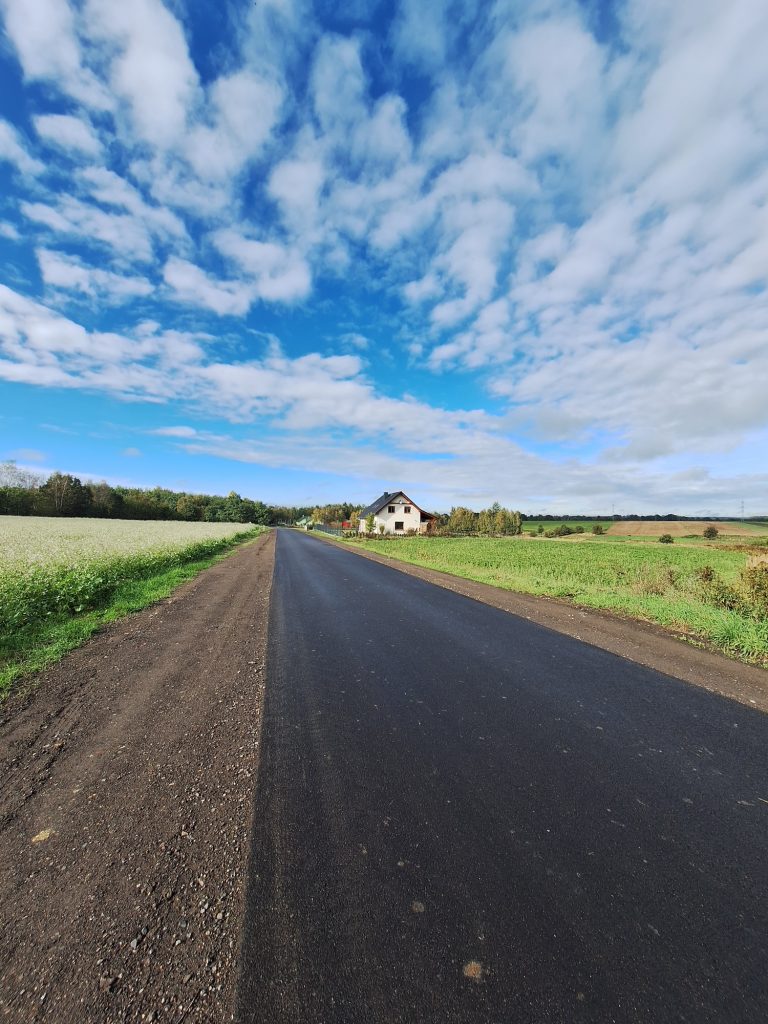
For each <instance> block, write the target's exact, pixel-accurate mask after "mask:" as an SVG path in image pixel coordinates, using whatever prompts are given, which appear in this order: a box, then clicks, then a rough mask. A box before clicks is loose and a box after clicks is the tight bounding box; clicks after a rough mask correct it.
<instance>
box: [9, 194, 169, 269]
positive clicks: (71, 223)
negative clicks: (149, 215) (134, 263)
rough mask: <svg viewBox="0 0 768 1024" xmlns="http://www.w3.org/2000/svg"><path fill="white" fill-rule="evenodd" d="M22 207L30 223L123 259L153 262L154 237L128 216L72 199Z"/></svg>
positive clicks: (66, 198) (28, 204)
mask: <svg viewBox="0 0 768 1024" xmlns="http://www.w3.org/2000/svg"><path fill="white" fill-rule="evenodd" d="M20 208H21V212H22V213H23V214H24V216H25V217H26V218H27V219H28V220H31V221H34V222H35V223H37V224H43V225H45V227H47V228H49V229H50V230H51V231H52V232H54V233H55V234H60V235H64V236H66V237H69V238H76V239H80V240H82V241H85V242H89V243H90V242H94V241H96V242H101V243H103V244H104V245H106V246H108V247H109V248H111V249H112V250H113V251H114V252H115V254H116V255H117V256H119V257H122V258H129V259H133V260H138V261H140V262H150V261H151V260H152V238H151V236H150V233H149V231H148V230H147V226H146V225H145V224H143V223H142V222H141V221H140V220H138V219H137V218H135V217H132V216H130V215H128V214H118V213H106V212H105V211H104V210H100V209H99V208H98V207H96V206H92V205H90V204H89V203H84V202H82V201H81V200H79V199H74V198H72V197H64V198H62V199H61V200H60V201H59V203H58V205H57V206H50V205H48V204H47V203H27V202H23V203H21V204H20Z"/></svg>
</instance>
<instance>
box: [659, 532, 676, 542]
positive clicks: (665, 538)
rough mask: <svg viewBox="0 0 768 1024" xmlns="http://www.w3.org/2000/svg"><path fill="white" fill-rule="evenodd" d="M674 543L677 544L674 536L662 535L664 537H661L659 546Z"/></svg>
mask: <svg viewBox="0 0 768 1024" xmlns="http://www.w3.org/2000/svg"><path fill="white" fill-rule="evenodd" d="M674 543H675V538H674V537H673V536H672V534H671V533H662V535H661V536H660V537H659V544H674Z"/></svg>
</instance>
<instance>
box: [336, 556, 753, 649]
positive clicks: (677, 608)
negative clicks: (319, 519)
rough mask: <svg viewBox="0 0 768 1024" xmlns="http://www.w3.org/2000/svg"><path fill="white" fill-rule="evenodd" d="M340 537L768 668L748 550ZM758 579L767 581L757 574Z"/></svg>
mask: <svg viewBox="0 0 768 1024" xmlns="http://www.w3.org/2000/svg"><path fill="white" fill-rule="evenodd" d="M341 543H344V544H349V545H351V546H353V547H361V548H363V549H365V550H368V551H375V552H377V553H379V554H383V555H385V556H388V557H390V558H394V559H396V560H398V561H403V562H409V563H411V564H413V565H420V566H424V567H425V568H428V569H436V570H438V571H440V572H445V573H448V574H450V575H453V576H460V577H463V578H464V579H469V580H474V581H476V582H478V583H487V584H490V585H491V586H494V587H500V588H503V589H506V590H515V591H518V592H520V593H526V594H536V595H542V596H547V597H556V598H561V599H565V600H568V601H570V602H572V603H573V604H575V605H579V606H582V607H586V608H600V609H604V610H607V611H611V612H615V613H616V614H619V615H622V616H627V617H629V618H634V619H639V620H641V621H646V622H653V623H656V624H658V625H661V626H666V627H667V628H669V629H672V630H674V631H675V632H676V633H682V634H684V635H685V636H686V637H687V638H688V639H689V640H691V641H693V642H698V643H703V644H705V645H707V646H709V647H711V648H714V649H715V650H718V651H720V652H721V653H724V654H727V655H729V656H731V657H736V658H739V659H741V660H743V661H745V662H748V663H751V664H758V665H762V666H766V667H768V615H766V614H765V610H764V602H765V596H764V595H763V594H762V592H759V593H751V592H750V591H749V580H748V579H746V578H745V565H746V556H745V553H744V551H743V550H741V551H735V550H723V549H718V548H717V547H716V546H714V545H713V546H710V547H708V548H704V547H686V548H683V547H682V546H680V547H678V548H674V547H672V548H669V547H665V546H664V545H661V546H659V545H658V544H657V543H645V544H639V543H638V544H636V545H634V544H633V545H631V546H630V545H628V544H626V543H621V542H619V543H615V544H614V543H611V542H610V541H607V540H603V539H602V538H601V539H600V542H599V543H582V544H572V543H568V542H567V541H566V542H563V541H558V540H536V541H532V540H527V539H517V538H515V539H512V538H510V539H482V538H466V539H465V538H433V539H429V540H427V539H423V538H417V537H414V538H402V539H398V540H394V541H376V540H369V541H356V540H344V541H342V542H341ZM753 583H754V586H757V587H761V586H763V583H762V581H761V580H754V581H753Z"/></svg>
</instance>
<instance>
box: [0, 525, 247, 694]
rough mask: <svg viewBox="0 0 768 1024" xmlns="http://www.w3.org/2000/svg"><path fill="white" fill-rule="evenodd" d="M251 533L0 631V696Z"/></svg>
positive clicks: (195, 572) (214, 560) (239, 544)
mask: <svg viewBox="0 0 768 1024" xmlns="http://www.w3.org/2000/svg"><path fill="white" fill-rule="evenodd" d="M256 539H257V538H256V537H253V536H252V535H251V536H250V538H249V539H246V540H245V541H244V540H243V534H240V535H239V539H238V540H236V541H234V542H230V543H227V545H226V547H225V549H224V550H223V551H222V550H220V551H218V552H217V553H215V554H212V555H209V556H208V557H206V558H197V559H194V560H193V561H189V562H185V563H183V564H181V565H174V566H171V567H170V568H167V569H165V570H164V571H162V572H159V573H157V574H156V575H154V576H147V577H145V578H144V579H128V580H124V581H123V582H121V583H120V584H118V586H117V587H116V588H115V589H114V590H113V591H112V593H111V594H110V595H109V597H108V598H106V599H105V601H104V602H103V603H102V604H101V606H100V607H98V608H95V609H93V610H91V611H88V612H84V613H83V614H80V615H74V616H73V615H59V616H56V617H55V618H53V617H48V618H45V619H42V620H40V621H38V622H34V623H30V624H28V625H27V626H25V627H24V628H22V629H20V630H15V631H13V632H8V633H5V634H3V635H0V702H2V701H3V700H5V698H6V697H7V696H8V694H9V693H10V691H11V689H12V687H13V684H14V683H16V682H18V681H19V680H20V679H22V678H24V677H25V676H29V675H31V674H32V673H34V672H39V671H40V670H41V669H44V668H48V667H49V666H50V665H53V664H55V663H56V662H57V661H60V660H61V659H62V658H63V657H64V655H65V654H68V653H69V652H70V651H72V650H74V649H75V648H76V647H80V646H82V644H84V643H85V641H86V640H88V639H89V638H90V637H91V636H93V634H94V633H95V632H97V630H99V629H101V628H102V626H106V625H107V624H108V623H110V622H114V621H115V620H116V619H122V618H124V617H125V616H126V615H130V614H131V612H137V611H141V609H142V608H147V607H148V606H149V605H151V604H155V603H156V602H157V601H162V600H163V598H165V597H168V595H169V594H171V593H173V591H174V590H176V589H177V587H180V586H181V584H182V583H186V582H187V580H191V579H193V578H194V577H195V576H198V575H199V574H200V573H201V572H203V571H204V570H205V569H209V568H210V567H211V566H212V565H216V564H217V563H218V562H221V561H223V559H225V558H228V557H229V555H231V554H233V553H234V549H235V548H236V547H242V546H243V544H244V543H246V544H250V543H253V542H254V540H256Z"/></svg>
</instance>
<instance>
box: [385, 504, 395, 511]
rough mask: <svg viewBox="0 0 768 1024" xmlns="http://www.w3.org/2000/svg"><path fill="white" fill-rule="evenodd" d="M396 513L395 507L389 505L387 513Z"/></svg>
mask: <svg viewBox="0 0 768 1024" xmlns="http://www.w3.org/2000/svg"><path fill="white" fill-rule="evenodd" d="M394 511H395V506H394V505H389V506H388V507H387V512H394Z"/></svg>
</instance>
